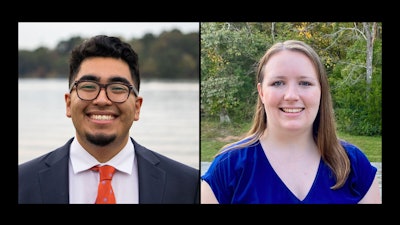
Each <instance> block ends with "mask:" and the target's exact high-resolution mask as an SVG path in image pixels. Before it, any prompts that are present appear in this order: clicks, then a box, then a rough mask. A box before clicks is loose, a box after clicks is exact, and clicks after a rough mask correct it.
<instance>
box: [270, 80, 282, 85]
mask: <svg viewBox="0 0 400 225" xmlns="http://www.w3.org/2000/svg"><path fill="white" fill-rule="evenodd" d="M281 85H283V82H282V81H275V82H273V83H272V86H281Z"/></svg>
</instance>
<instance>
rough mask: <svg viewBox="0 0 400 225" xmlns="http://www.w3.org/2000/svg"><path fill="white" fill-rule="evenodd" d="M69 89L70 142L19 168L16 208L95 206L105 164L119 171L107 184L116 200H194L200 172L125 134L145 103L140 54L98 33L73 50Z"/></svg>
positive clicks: (154, 201)
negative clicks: (40, 205)
mask: <svg viewBox="0 0 400 225" xmlns="http://www.w3.org/2000/svg"><path fill="white" fill-rule="evenodd" d="M69 87H70V92H69V93H66V94H65V103H66V115H67V116H68V117H70V118H71V119H72V122H73V124H74V127H75V130H76V133H75V137H73V138H71V139H70V140H69V141H67V143H66V144H65V145H64V146H62V147H60V148H58V149H55V150H54V151H52V152H50V153H47V154H45V155H43V156H41V157H38V158H36V159H33V160H31V161H28V162H26V163H23V164H21V165H19V178H18V182H19V189H18V198H19V199H18V201H19V203H20V204H34V203H35V204H36V203H39V204H40V203H42V204H56V203H59V204H68V203H71V204H74V203H83V204H92V203H95V202H96V199H97V198H98V196H97V194H98V193H97V192H98V191H97V187H98V186H99V187H100V186H102V183H100V184H99V179H100V178H99V177H100V175H99V172H97V171H94V170H93V169H92V168H95V167H102V166H106V165H109V166H113V167H114V168H115V171H116V172H115V173H114V175H113V177H112V181H111V184H112V185H111V186H112V187H111V189H112V190H111V192H112V196H113V199H114V198H115V203H122V204H123V203H125V204H135V203H139V204H198V203H199V181H200V177H199V175H200V173H199V170H198V169H195V168H192V167H190V166H188V165H184V164H182V163H180V162H178V161H175V160H173V159H170V158H168V157H165V156H163V155H161V154H159V153H157V152H154V151H152V150H150V149H147V148H145V147H144V146H141V145H140V144H139V143H137V142H136V141H135V140H134V139H133V138H132V137H130V135H129V130H130V128H131V126H132V124H133V122H134V121H137V120H139V115H140V109H141V105H142V102H143V98H142V97H141V96H139V89H140V74H139V66H138V56H137V54H136V52H135V51H134V50H133V49H132V48H131V46H130V45H129V44H128V43H125V42H122V41H121V40H120V39H118V38H116V37H108V36H105V35H99V36H95V37H93V38H91V39H89V40H87V41H85V42H84V43H82V44H81V45H79V46H77V47H75V48H74V49H73V51H72V53H71V58H70V72H69ZM154 138H157V137H154ZM106 200H108V199H106ZM106 202H107V201H106ZM106 202H103V203H106ZM108 203H109V201H108Z"/></svg>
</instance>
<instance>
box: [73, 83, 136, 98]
mask: <svg viewBox="0 0 400 225" xmlns="http://www.w3.org/2000/svg"><path fill="white" fill-rule="evenodd" d="M82 82H92V83H95V84H97V85H99V87H100V89H99V92H98V93H97V95H96V97H94V98H93V99H91V100H86V99H82V98H81V97H80V96H79V94H78V89H77V91H76V95H77V96H78V98H79V99H81V100H83V101H93V100H95V99H96V98H97V97H99V94H100V92H101V89H102V88H104V91H105V92H106V96H107V98H108V100H110V101H111V102H114V103H124V102H126V100H128V98H129V95H130V94H131V92H133V94H134V95H135V96H136V97H138V96H139V92H138V90H137V89H136V87H135V86H133V85H132V84H126V83H123V82H111V83H107V84H102V83H99V82H97V81H94V80H77V81H75V82H74V83H73V84H72V85H71V88H70V89H69V93H70V94H71V93H72V90H73V89H74V87H75V88H76V87H77V85H78V84H79V83H82ZM112 84H122V85H125V86H127V87H128V89H129V92H128V96H127V97H126V99H125V100H124V101H122V102H115V101H113V100H111V99H110V97H108V92H107V87H108V86H109V85H112Z"/></svg>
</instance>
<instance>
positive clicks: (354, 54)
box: [200, 22, 382, 135]
mask: <svg viewBox="0 0 400 225" xmlns="http://www.w3.org/2000/svg"><path fill="white" fill-rule="evenodd" d="M367 25H368V26H367V27H369V28H371V27H373V26H371V25H372V23H368V24H367ZM200 27H201V108H202V116H203V118H206V119H207V118H208V119H209V118H215V116H216V115H218V114H219V113H220V112H221V111H223V110H226V111H227V112H228V114H229V115H230V117H231V118H233V119H234V120H236V121H240V120H248V119H250V118H251V117H252V114H253V108H254V105H255V102H256V100H257V89H256V86H255V70H254V69H255V67H256V65H257V62H258V60H259V58H260V57H261V56H262V55H263V54H264V53H265V51H266V50H267V49H268V48H269V47H270V46H271V44H272V43H275V42H277V41H284V40H288V39H298V40H302V41H305V42H306V43H308V44H310V45H311V46H312V47H313V48H314V49H315V50H316V51H317V53H318V54H319V55H320V57H321V59H322V61H323V63H324V65H325V67H326V70H327V74H328V79H329V82H330V84H331V90H332V99H333V103H334V109H335V113H336V118H337V121H338V128H339V130H343V131H345V132H348V133H350V134H354V135H381V133H382V126H381V125H382V122H381V113H382V94H381V92H382V72H381V71H382V69H381V68H382V56H381V54H382V39H381V30H382V29H381V28H382V25H381V23H377V26H376V27H377V30H376V32H375V34H376V37H375V39H374V50H373V51H374V52H373V65H372V69H373V70H372V71H373V72H372V80H371V81H372V82H371V83H370V84H367V83H366V52H367V47H366V35H365V30H364V26H363V24H362V23H359V22H354V23H352V22H345V23H318V22H316V23H314V22H304V23H303V22H296V23H285V22H282V23H228V22H226V23H223V22H218V23H201V26H200ZM371 32H372V31H371Z"/></svg>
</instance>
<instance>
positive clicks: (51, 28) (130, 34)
mask: <svg viewBox="0 0 400 225" xmlns="http://www.w3.org/2000/svg"><path fill="white" fill-rule="evenodd" d="M175 28H176V29H179V30H180V31H181V32H182V33H189V32H199V23H197V22H194V23H193V22H177V23H169V22H121V23H117V22H108V23H99V22H71V23H70V22H40V23H36V22H20V23H18V49H19V50H22V49H24V50H34V49H36V48H38V47H40V46H42V47H48V48H50V49H53V48H55V46H56V45H57V44H58V43H59V42H60V41H67V40H69V39H70V38H71V37H73V36H80V37H82V38H87V37H90V36H94V35H98V34H105V35H110V36H121V37H123V38H125V39H128V40H129V39H131V38H141V37H143V35H144V34H146V33H152V34H154V35H159V34H160V33H162V32H163V31H171V30H172V29H175Z"/></svg>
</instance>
